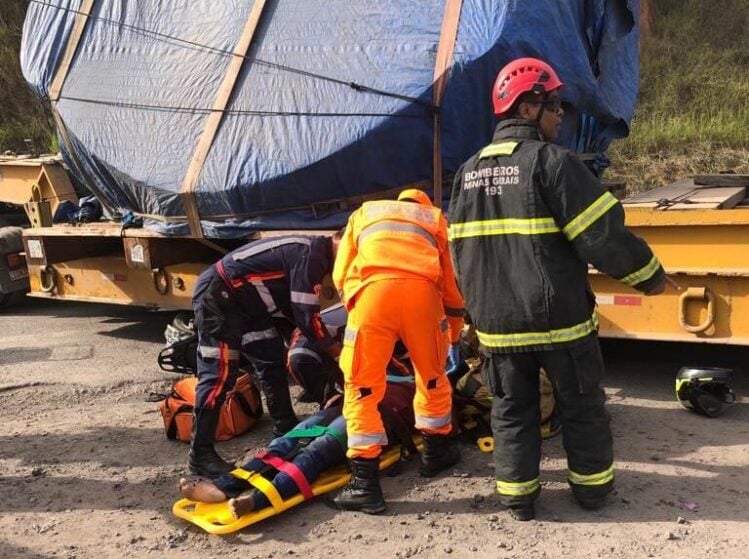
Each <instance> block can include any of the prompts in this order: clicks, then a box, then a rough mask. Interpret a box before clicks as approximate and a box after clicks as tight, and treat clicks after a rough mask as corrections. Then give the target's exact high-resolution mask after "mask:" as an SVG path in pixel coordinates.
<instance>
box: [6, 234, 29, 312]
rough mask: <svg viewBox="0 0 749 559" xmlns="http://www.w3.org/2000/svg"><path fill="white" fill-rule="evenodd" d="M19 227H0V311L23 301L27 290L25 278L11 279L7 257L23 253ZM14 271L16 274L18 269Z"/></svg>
mask: <svg viewBox="0 0 749 559" xmlns="http://www.w3.org/2000/svg"><path fill="white" fill-rule="evenodd" d="M22 233H23V230H22V229H21V228H20V227H0V309H6V308H8V307H11V306H13V305H15V304H17V303H20V302H21V301H23V300H24V298H25V297H24V295H25V294H26V292H27V291H28V290H29V280H28V276H26V277H23V276H22V277H18V276H15V277H11V275H12V274H11V268H10V266H9V264H8V262H9V260H8V255H13V254H15V253H20V252H23V241H22V239H21V236H22ZM14 271H15V272H16V273H17V271H18V268H15V269H14Z"/></svg>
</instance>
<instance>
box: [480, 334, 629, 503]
mask: <svg viewBox="0 0 749 559" xmlns="http://www.w3.org/2000/svg"><path fill="white" fill-rule="evenodd" d="M540 367H543V368H544V369H545V370H546V372H547V374H548V376H549V379H550V380H551V383H552V385H553V387H554V397H555V398H556V402H557V410H558V413H559V418H560V420H561V423H562V437H563V444H564V449H565V451H566V453H567V465H568V469H569V472H568V481H569V484H570V486H571V488H572V491H573V494H574V495H575V497H576V498H577V499H578V501H580V502H581V503H585V502H588V503H590V502H591V501H597V500H601V499H602V498H603V497H604V496H605V495H606V494H607V493H609V492H610V491H611V490H612V488H613V485H614V468H613V460H614V451H613V440H612V436H611V428H610V425H609V423H610V416H609V413H608V411H606V409H605V408H604V402H605V395H604V392H603V389H602V388H601V385H600V383H601V379H602V378H603V358H602V356H601V348H600V345H599V343H598V337H597V336H596V335H595V334H593V335H591V336H589V337H587V338H586V339H584V340H582V341H581V342H580V343H579V344H576V345H574V346H571V347H564V348H561V349H554V350H548V351H533V352H524V353H504V354H502V353H491V354H489V355H488V358H487V359H486V361H485V364H484V369H483V373H484V382H485V383H486V385H487V386H488V387H489V388H490V390H491V391H492V394H493V395H494V398H493V404H492V416H491V424H492V431H493V433H494V462H495V468H496V478H497V493H499V496H500V501H501V502H502V504H504V505H507V506H510V505H514V506H517V505H523V504H529V503H532V502H533V501H535V499H536V498H537V497H538V494H539V493H540V491H541V486H540V484H539V479H538V476H539V461H540V459H541V434H540V417H541V412H540V405H539V404H540V398H539V368H540Z"/></svg>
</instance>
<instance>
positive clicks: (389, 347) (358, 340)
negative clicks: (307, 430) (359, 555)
mask: <svg viewBox="0 0 749 559" xmlns="http://www.w3.org/2000/svg"><path fill="white" fill-rule="evenodd" d="M392 283H393V282H392V281H390V280H383V281H378V282H374V283H372V284H369V285H368V286H366V287H365V288H364V289H363V290H362V291H361V293H359V295H357V300H356V303H355V305H354V308H353V309H352V310H351V312H350V313H349V317H348V323H347V326H346V332H345V335H344V340H343V350H342V352H341V357H340V360H339V365H340V367H341V370H342V371H343V376H344V404H343V415H344V417H345V418H346V431H347V434H348V451H347V453H346V455H347V456H348V458H349V459H350V462H349V464H350V466H351V469H352V471H353V475H352V478H351V481H350V482H349V484H348V485H347V486H346V487H344V488H343V489H342V490H341V491H340V492H339V493H338V495H337V496H336V497H335V499H334V500H333V504H334V505H335V506H336V507H338V508H340V509H345V510H359V511H362V512H365V513H368V514H377V513H380V512H382V511H384V510H385V500H384V497H383V496H382V489H381V488H380V483H379V463H380V452H381V450H382V447H383V446H384V445H385V444H387V436H386V434H385V427H384V425H383V423H382V418H381V416H380V412H379V410H378V408H377V406H378V405H379V403H380V401H381V400H382V397H383V396H384V394H385V382H386V381H385V377H386V373H385V371H386V368H387V365H388V362H389V361H390V357H391V355H392V353H393V347H394V346H395V342H396V339H397V334H396V333H395V329H394V327H393V320H394V318H393V317H392V316H390V315H388V312H387V310H388V308H389V307H390V306H392V304H393V301H392V299H393V298H397V297H398V293H397V292H396V291H394V290H393V289H392Z"/></svg>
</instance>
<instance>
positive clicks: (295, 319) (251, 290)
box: [188, 236, 340, 477]
mask: <svg viewBox="0 0 749 559" xmlns="http://www.w3.org/2000/svg"><path fill="white" fill-rule="evenodd" d="M337 243H338V240H337V239H336V238H332V239H331V238H326V237H303V236H279V237H273V238H268V239H263V240H259V241H255V242H252V243H249V244H248V245H245V246H243V247H241V248H238V249H236V250H235V251H233V252H231V253H229V254H227V255H226V256H224V257H223V258H222V259H221V260H219V261H218V262H216V264H214V265H213V266H211V267H210V268H208V269H207V270H206V271H205V272H203V274H201V276H200V277H199V278H198V281H197V284H196V286H195V292H194V294H193V309H194V311H195V327H196V329H197V331H198V386H197V393H196V402H195V415H194V421H193V432H192V442H191V445H190V455H189V460H188V466H189V469H190V471H191V472H192V473H195V474H199V475H204V476H208V477H215V476H218V475H221V474H223V473H226V472H228V471H231V470H232V469H234V467H233V466H232V465H230V464H228V463H227V462H225V461H224V460H223V459H222V458H221V457H220V456H219V455H218V453H217V452H216V450H215V449H214V447H213V442H214V436H215V430H216V424H217V422H218V415H219V410H220V407H221V404H222V403H223V401H224V399H225V396H226V393H227V391H229V390H230V389H231V388H232V386H233V385H234V381H235V379H236V375H237V368H238V364H239V355H240V352H242V353H243V354H244V355H245V356H246V357H247V358H248V360H249V361H250V362H251V363H252V366H253V368H254V369H255V371H256V373H257V377H258V379H259V381H260V387H261V389H262V391H263V394H264V395H265V400H266V404H267V406H268V412H269V413H270V416H271V418H272V419H273V421H274V434H275V435H280V434H283V433H286V431H288V430H289V429H291V428H292V427H294V425H296V424H297V423H298V422H299V420H298V419H297V417H296V415H295V414H294V409H293V407H292V404H291V397H290V394H289V385H288V379H287V373H286V366H285V343H284V339H283V337H282V336H281V335H280V333H279V328H278V327H277V326H278V321H279V320H281V321H289V322H291V323H292V324H293V325H296V326H297V327H298V328H299V329H300V330H301V331H302V332H303V333H304V335H305V336H306V338H307V339H308V340H310V341H311V342H312V343H314V344H315V346H316V347H317V348H319V350H320V351H321V352H324V353H325V354H327V355H328V356H330V357H332V358H336V357H337V355H338V353H339V352H340V345H339V343H338V342H337V341H336V339H335V338H334V337H333V336H332V335H331V333H330V332H329V331H328V329H327V328H326V327H325V325H324V324H323V322H322V320H321V319H320V291H321V283H322V280H323V277H324V276H326V275H327V274H329V273H330V272H331V271H332V269H333V262H334V260H335V249H336V247H337Z"/></svg>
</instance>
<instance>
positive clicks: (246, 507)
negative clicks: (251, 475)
mask: <svg viewBox="0 0 749 559" xmlns="http://www.w3.org/2000/svg"><path fill="white" fill-rule="evenodd" d="M229 510H230V511H231V514H232V516H233V517H234V518H239V517H241V516H244V515H245V514H247V513H250V512H252V511H254V510H255V492H254V491H250V492H248V493H242V494H241V495H240V496H239V497H234V498H233V499H229Z"/></svg>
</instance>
